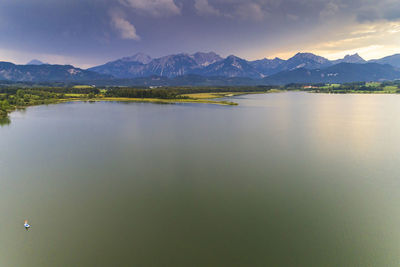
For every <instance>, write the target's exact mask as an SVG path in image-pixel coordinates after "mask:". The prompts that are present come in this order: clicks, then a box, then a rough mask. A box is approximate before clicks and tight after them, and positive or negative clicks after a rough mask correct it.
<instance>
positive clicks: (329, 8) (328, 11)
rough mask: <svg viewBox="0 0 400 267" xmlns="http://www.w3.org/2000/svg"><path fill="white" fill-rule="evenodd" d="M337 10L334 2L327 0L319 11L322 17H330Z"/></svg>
mask: <svg viewBox="0 0 400 267" xmlns="http://www.w3.org/2000/svg"><path fill="white" fill-rule="evenodd" d="M338 11H339V6H338V5H337V4H336V3H333V2H329V3H328V4H327V5H326V6H325V8H324V9H323V10H322V11H321V12H320V13H319V15H320V17H321V18H322V19H324V18H328V17H332V16H334V15H335V14H336V13H337V12H338Z"/></svg>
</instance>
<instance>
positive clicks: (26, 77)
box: [0, 62, 113, 82]
mask: <svg viewBox="0 0 400 267" xmlns="http://www.w3.org/2000/svg"><path fill="white" fill-rule="evenodd" d="M112 78H113V77H112V76H111V75H105V74H100V73H97V72H93V71H88V70H83V69H79V68H75V67H73V66H71V65H49V64H40V65H33V64H30V65H15V64H13V63H10V62H0V80H10V81H22V82H41V81H57V82H58V81H63V82H80V81H82V82H83V81H88V82H89V81H96V80H104V79H112Z"/></svg>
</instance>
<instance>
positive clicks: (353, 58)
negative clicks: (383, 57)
mask: <svg viewBox="0 0 400 267" xmlns="http://www.w3.org/2000/svg"><path fill="white" fill-rule="evenodd" d="M331 62H332V63H333V64H339V63H359V64H362V63H367V61H365V60H364V59H363V58H362V57H360V55H359V54H357V53H356V54H354V55H346V56H345V57H344V58H343V59H338V60H333V61H331Z"/></svg>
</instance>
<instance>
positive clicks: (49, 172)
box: [0, 93, 400, 267]
mask: <svg viewBox="0 0 400 267" xmlns="http://www.w3.org/2000/svg"><path fill="white" fill-rule="evenodd" d="M230 100H233V101H235V102H238V103H239V104H240V105H239V106H217V105H207V104H175V105H173V104H171V105H158V104H150V103H113V102H102V103H83V102H77V103H65V104H58V105H49V106H36V107H30V108H28V109H27V110H25V111H19V112H14V113H12V114H11V117H10V118H11V123H10V124H9V125H3V126H2V127H0V266H2V267H3V266H6V267H8V266H11V267H14V266H34V267H36V266H40V267H46V266H85V267H87V266H399V264H400V95H327V94H309V93H277V94H265V95H245V96H239V97H235V98H233V99H230ZM24 219H29V223H30V224H31V225H32V228H31V230H29V231H26V230H25V229H24V227H23V222H24Z"/></svg>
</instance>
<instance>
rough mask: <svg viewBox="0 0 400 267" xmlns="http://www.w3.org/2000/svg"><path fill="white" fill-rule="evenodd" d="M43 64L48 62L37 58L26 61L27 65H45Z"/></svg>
mask: <svg viewBox="0 0 400 267" xmlns="http://www.w3.org/2000/svg"><path fill="white" fill-rule="evenodd" d="M43 64H46V63H43V62H42V61H40V60H37V59H32V60H31V61H29V62H28V63H26V65H43Z"/></svg>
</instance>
